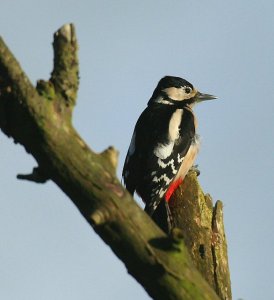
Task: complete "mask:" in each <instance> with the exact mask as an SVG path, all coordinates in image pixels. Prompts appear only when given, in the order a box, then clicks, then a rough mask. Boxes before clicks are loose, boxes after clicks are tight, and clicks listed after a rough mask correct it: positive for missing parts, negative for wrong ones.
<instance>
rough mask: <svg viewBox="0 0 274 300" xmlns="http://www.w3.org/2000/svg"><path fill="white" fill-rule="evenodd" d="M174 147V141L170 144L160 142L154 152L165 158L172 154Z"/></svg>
mask: <svg viewBox="0 0 274 300" xmlns="http://www.w3.org/2000/svg"><path fill="white" fill-rule="evenodd" d="M173 147H174V142H170V143H168V144H161V143H159V144H158V145H157V147H156V148H155V149H154V151H153V153H154V154H155V155H156V156H157V157H159V158H160V159H165V158H167V157H169V156H170V154H171V152H172V150H173Z"/></svg>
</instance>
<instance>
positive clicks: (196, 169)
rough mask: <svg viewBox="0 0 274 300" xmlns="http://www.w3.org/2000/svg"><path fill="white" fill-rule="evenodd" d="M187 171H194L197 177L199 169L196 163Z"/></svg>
mask: <svg viewBox="0 0 274 300" xmlns="http://www.w3.org/2000/svg"><path fill="white" fill-rule="evenodd" d="M189 172H195V173H196V175H197V177H198V176H199V175H200V174H201V172H200V170H199V169H198V165H193V166H192V167H191V168H190V170H189Z"/></svg>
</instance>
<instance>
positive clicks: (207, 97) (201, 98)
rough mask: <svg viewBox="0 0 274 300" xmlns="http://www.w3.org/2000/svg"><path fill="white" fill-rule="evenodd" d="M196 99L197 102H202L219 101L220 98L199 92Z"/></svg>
mask: <svg viewBox="0 0 274 300" xmlns="http://www.w3.org/2000/svg"><path fill="white" fill-rule="evenodd" d="M195 98H196V102H202V101H206V100H213V99H217V98H218V97H216V96H213V95H209V94H203V93H200V92H198V93H197V94H196V96H195Z"/></svg>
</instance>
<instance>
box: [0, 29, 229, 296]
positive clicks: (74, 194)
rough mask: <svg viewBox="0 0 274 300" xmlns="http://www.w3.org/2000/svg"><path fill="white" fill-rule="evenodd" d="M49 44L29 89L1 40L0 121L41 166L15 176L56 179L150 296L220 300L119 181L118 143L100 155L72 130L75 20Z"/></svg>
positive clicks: (178, 242) (178, 244)
mask: <svg viewBox="0 0 274 300" xmlns="http://www.w3.org/2000/svg"><path fill="white" fill-rule="evenodd" d="M53 46H54V69H53V71H52V74H51V78H50V79H49V80H48V81H44V80H39V81H38V83H37V86H36V87H34V86H33V85H32V84H31V82H30V80H29V79H28V77H27V76H26V74H25V73H24V72H23V71H22V69H21V67H20V65H19V63H18V62H17V61H16V59H15V58H14V56H13V55H12V53H11V52H10V51H9V49H8V48H7V46H6V45H5V43H4V41H3V40H2V39H0V127H1V129H2V131H3V132H4V133H5V134H6V135H7V136H9V137H12V138H13V139H14V141H15V142H16V143H20V144H21V145H23V146H24V147H25V149H26V151H27V152H29V153H31V154H32V155H33V157H34V158H35V159H36V161H37V164H38V167H36V168H34V170H33V172H32V174H30V175H18V178H20V179H26V180H32V181H34V182H45V181H46V180H48V179H50V180H52V181H54V182H55V183H56V184H57V185H58V186H59V187H60V188H61V189H62V191H63V192H64V193H65V194H67V195H68V197H69V198H70V199H71V200H72V201H73V203H74V204H75V206H76V207H77V208H78V209H79V211H80V212H81V214H82V215H83V216H84V218H85V219H86V220H87V221H88V223H89V224H90V225H91V226H92V227H93V228H94V230H95V231H96V232H97V233H98V234H99V235H100V237H101V238H102V239H103V240H104V241H105V242H106V244H108V245H109V246H110V247H111V249H112V250H113V251H114V253H115V254H116V255H117V256H118V257H119V258H120V259H121V260H122V261H123V262H124V263H125V265H126V267H127V269H128V272H129V273H130V274H131V275H132V276H134V277H135V278H136V280H138V281H139V282H140V284H142V285H143V287H144V288H145V289H146V291H147V292H148V294H149V295H150V296H151V297H152V298H154V299H165V300H167V299H185V300H186V299H191V300H193V299H208V300H214V299H219V298H218V297H217V296H216V294H215V292H214V291H213V289H212V288H211V287H210V286H209V285H208V284H207V282H206V281H205V280H204V279H203V277H202V276H201V274H200V273H199V272H198V271H197V269H196V268H195V267H194V265H193V263H192V260H191V258H190V255H189V254H188V250H187V248H186V246H185V244H184V242H183V241H182V239H181V237H180V235H178V234H176V230H175V231H174V234H173V236H171V237H168V236H166V234H164V233H163V232H162V231H161V230H160V229H159V228H158V227H157V226H156V225H155V223H154V222H153V221H152V220H151V219H150V218H149V217H148V216H147V215H146V214H145V213H144V212H143V211H142V210H141V209H140V208H139V206H138V205H137V204H136V203H135V202H134V201H133V199H132V197H131V196H130V195H129V193H128V192H127V191H126V190H125V189H124V188H123V187H122V186H121V184H120V182H119V180H118V179H117V177H116V174H115V172H116V166H117V152H116V151H115V149H113V148H109V149H107V150H105V151H104V152H102V153H100V154H97V153H95V152H93V151H92V150H91V149H90V148H89V147H88V146H87V145H86V143H85V142H84V141H83V140H82V139H81V137H80V136H79V135H78V133H77V132H76V130H75V129H74V128H73V126H72V123H71V118H72V111H73V108H74V105H75V103H76V98H77V89H78V81H79V78H78V57H77V48H78V46H77V41H76V35H75V29H74V26H73V25H72V24H68V25H64V26H63V27H62V28H61V29H59V30H58V31H57V32H56V33H55V35H54V43H53ZM215 214H216V216H217V214H218V210H217V209H216V210H215ZM215 219H216V222H215V223H214V225H213V228H215V227H216V228H217V227H218V218H215ZM217 256H218V255H217V254H216V257H217ZM223 299H224V298H223Z"/></svg>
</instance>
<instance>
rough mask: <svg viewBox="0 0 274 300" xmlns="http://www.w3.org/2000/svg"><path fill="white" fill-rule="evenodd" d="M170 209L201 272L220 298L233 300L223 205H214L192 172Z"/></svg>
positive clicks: (175, 196)
mask: <svg viewBox="0 0 274 300" xmlns="http://www.w3.org/2000/svg"><path fill="white" fill-rule="evenodd" d="M170 208H171V212H172V215H173V218H174V223H175V226H176V227H178V228H180V229H181V234H182V236H183V239H184V242H185V245H186V246H187V248H188V250H189V253H190V255H191V257H192V260H193V261H194V263H195V265H196V267H197V268H198V270H199V271H200V272H201V274H202V275H203V277H204V278H205V279H206V280H207V282H208V283H209V284H210V285H211V286H212V287H213V289H214V290H215V291H216V292H217V294H218V295H219V297H220V298H221V299H232V295H231V285H230V274H229V267H228V257H227V244H226V238H225V232H224V225H223V210H222V209H223V205H222V202H221V201H217V202H216V204H215V206H213V203H212V199H211V197H210V195H208V194H206V195H205V194H204V193H203V191H202V189H201V187H200V185H199V182H198V180H197V175H196V173H195V172H191V173H189V174H188V175H187V177H186V178H185V180H184V182H183V184H182V185H181V186H180V187H179V189H177V191H176V192H175V194H174V196H173V197H172V199H171V201H170Z"/></svg>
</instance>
